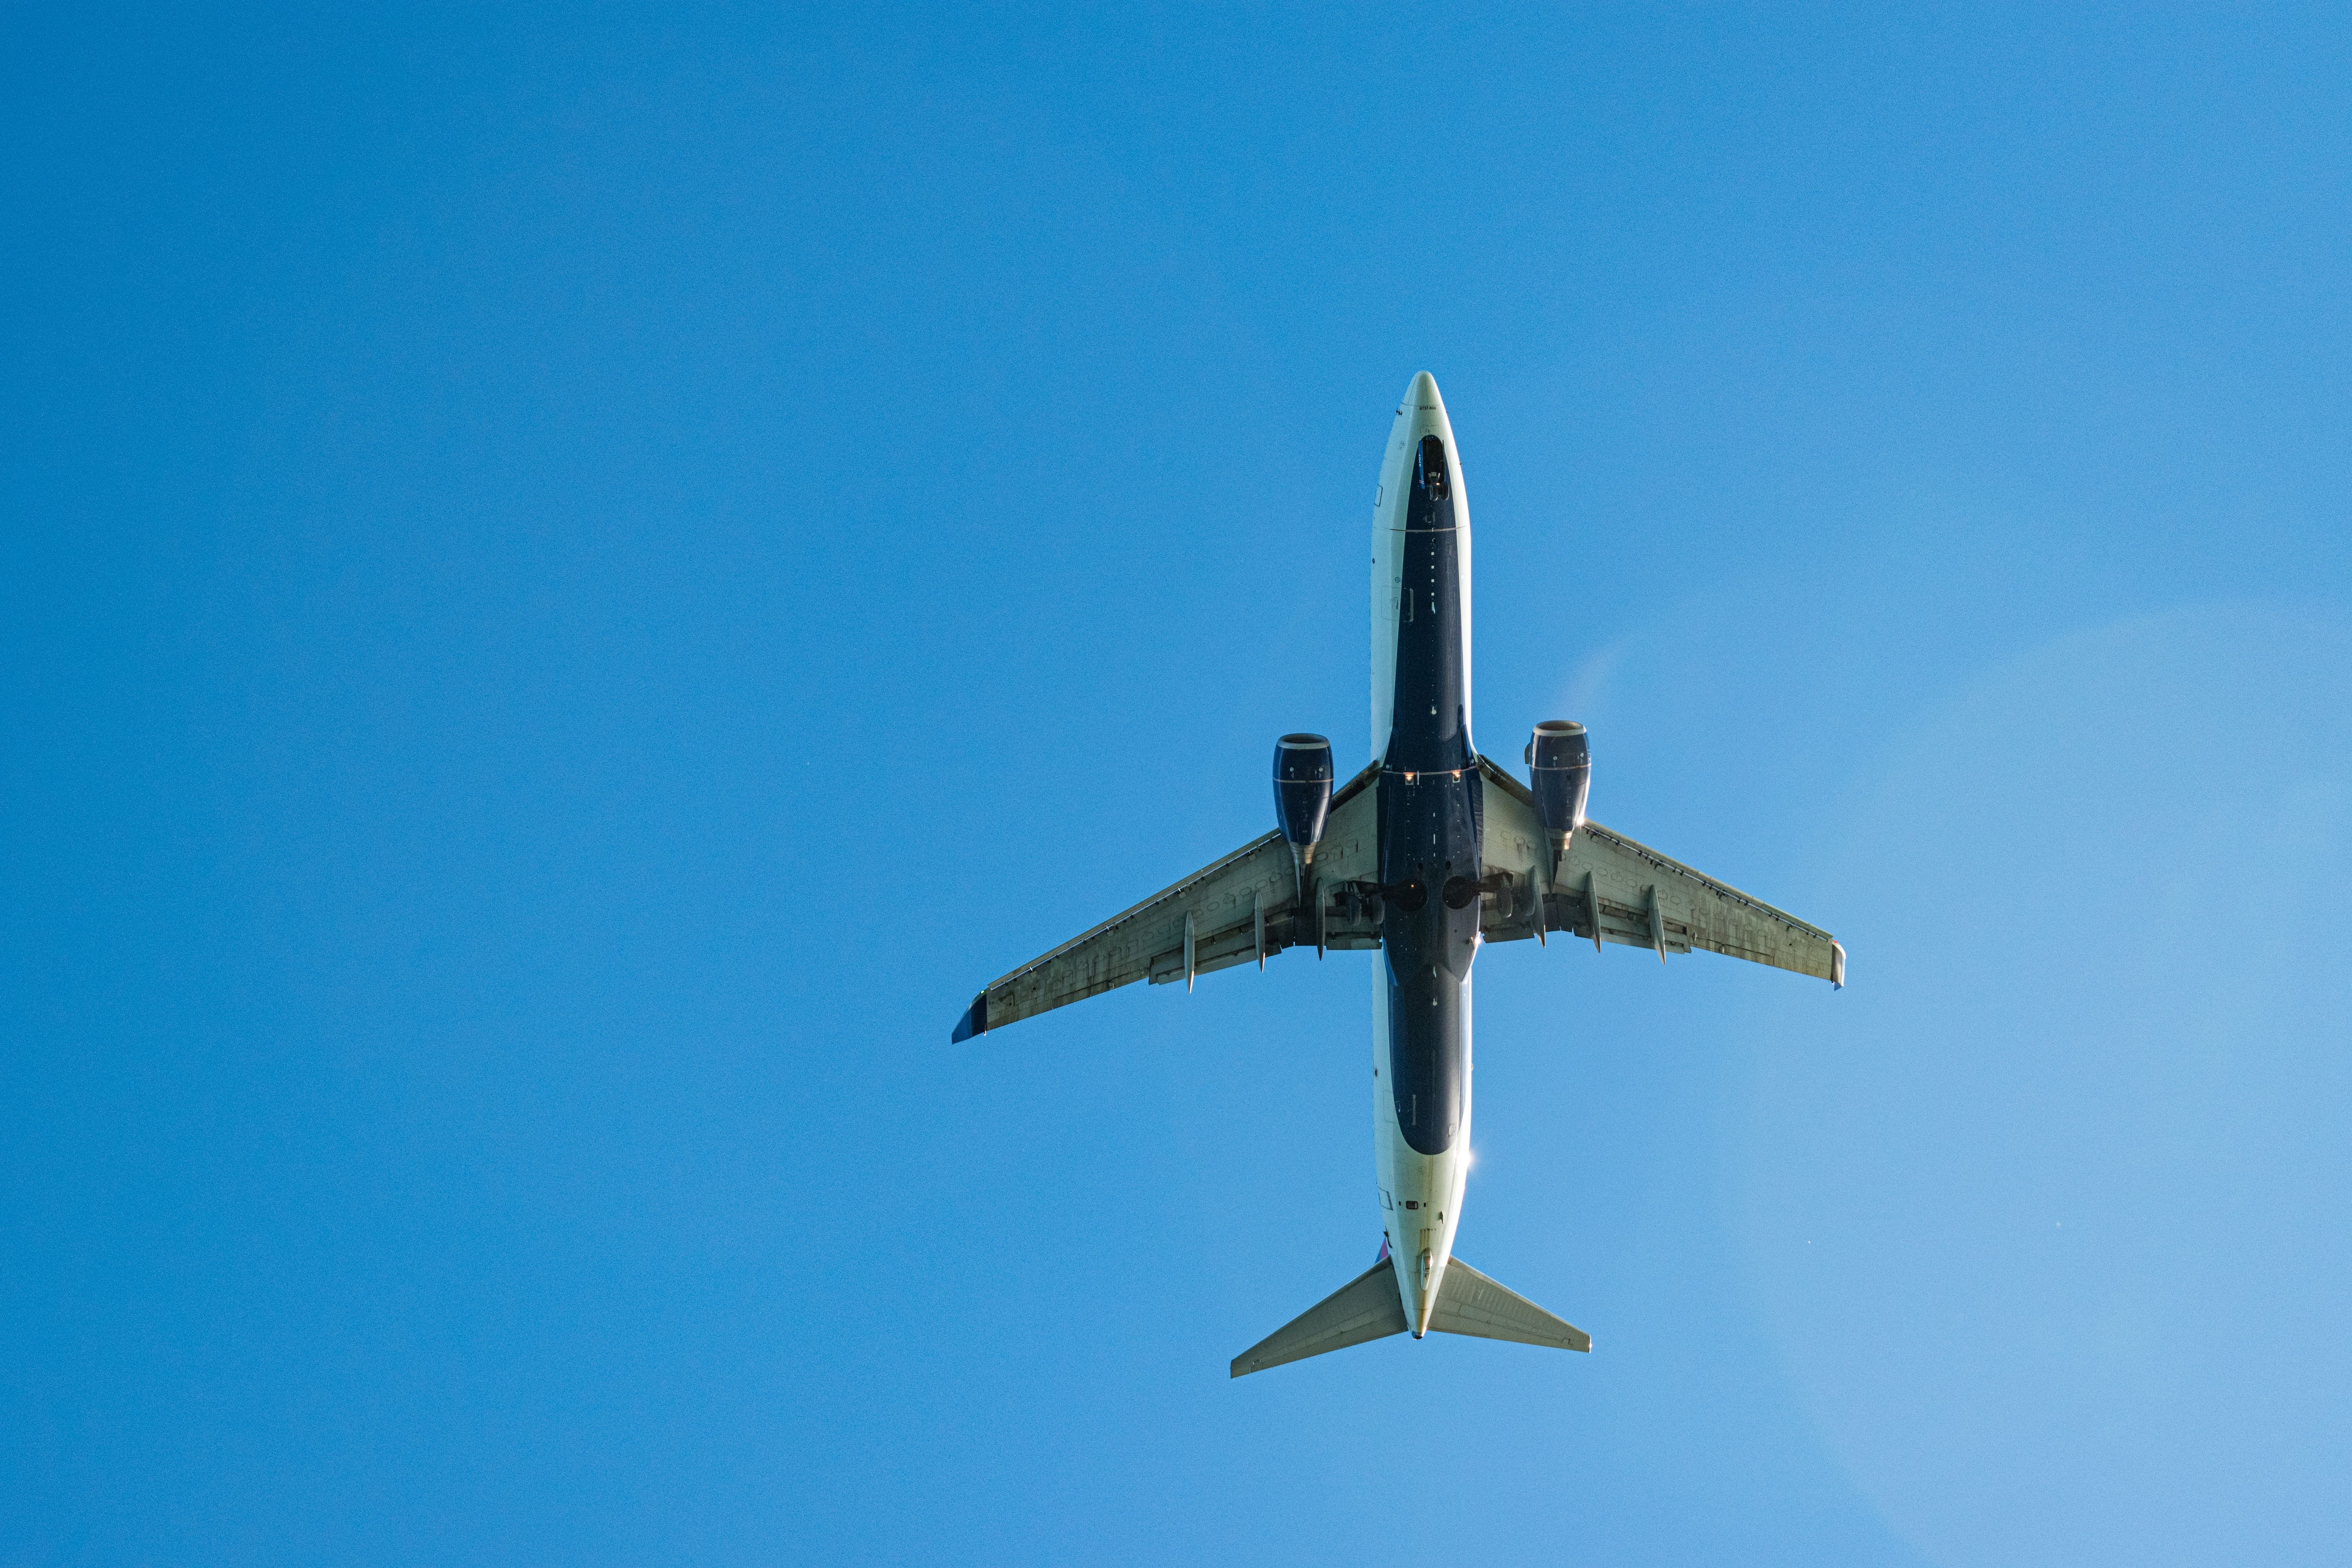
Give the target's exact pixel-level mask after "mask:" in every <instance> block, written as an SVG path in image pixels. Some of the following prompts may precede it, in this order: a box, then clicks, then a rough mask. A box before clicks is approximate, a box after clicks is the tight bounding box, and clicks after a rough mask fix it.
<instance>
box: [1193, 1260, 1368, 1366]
mask: <svg viewBox="0 0 2352 1568" xmlns="http://www.w3.org/2000/svg"><path fill="white" fill-rule="evenodd" d="M1404 1328H1405V1323H1404V1302H1403V1300H1402V1299H1401V1298H1400V1297H1399V1296H1398V1295H1397V1284H1396V1270H1395V1269H1394V1268H1392V1267H1391V1266H1390V1263H1389V1260H1388V1257H1387V1255H1386V1253H1385V1252H1383V1253H1382V1255H1381V1259H1380V1261H1379V1262H1377V1263H1375V1264H1373V1265H1372V1266H1371V1267H1370V1268H1367V1269H1365V1270H1364V1271H1363V1272H1362V1273H1361V1274H1359V1275H1357V1276H1356V1277H1355V1278H1354V1279H1350V1280H1349V1281H1348V1283H1346V1284H1345V1285H1342V1286H1340V1287H1339V1289H1337V1290H1334V1291H1333V1292H1331V1294H1329V1295H1328V1296H1326V1297H1324V1298H1323V1300H1320V1301H1318V1302H1316V1303H1315V1305H1313V1306H1311V1307H1309V1308H1307V1310H1305V1311H1303V1312H1301V1313H1299V1314H1298V1316H1297V1317H1295V1318H1293V1319H1291V1320H1290V1321H1288V1322H1286V1323H1285V1324H1283V1325H1282V1327H1280V1328H1278V1329H1276V1330H1275V1331H1274V1332H1272V1333H1270V1334H1268V1335H1266V1336H1265V1338H1264V1339H1262V1340H1260V1341H1258V1342H1257V1343H1255V1344H1254V1345H1252V1346H1250V1348H1249V1349H1247V1350H1245V1351H1244V1352H1242V1353H1241V1354H1239V1355H1237V1356H1235V1357H1234V1365H1233V1375H1234V1376H1235V1377H1241V1376H1244V1375H1245V1374H1247V1373H1253V1372H1264V1371H1265V1369H1266V1368H1267V1367H1270V1366H1280V1365H1281V1364H1282V1363H1285V1362H1286V1361H1304V1360H1306V1359H1307V1357H1308V1356H1311V1355H1321V1354H1322V1353H1323V1352H1326V1351H1341V1350H1346V1349H1347V1348H1348V1347H1349V1345H1360V1344H1362V1343H1363V1342H1365V1341H1367V1340H1379V1339H1386V1338H1387V1337H1388V1336H1389V1335H1391V1334H1401V1333H1402V1332H1404Z"/></svg>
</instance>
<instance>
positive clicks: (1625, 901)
mask: <svg viewBox="0 0 2352 1568" xmlns="http://www.w3.org/2000/svg"><path fill="white" fill-rule="evenodd" d="M1478 766H1479V771H1480V773H1482V774H1483V775H1484V777H1485V779H1486V824H1485V841H1484V843H1483V844H1482V845H1481V850H1482V852H1483V854H1484V856H1485V858H1486V868H1487V869H1488V870H1489V871H1493V870H1495V869H1496V868H1502V869H1504V870H1506V871H1508V872H1510V873H1512V882H1511V884H1510V887H1509V889H1508V890H1507V893H1506V894H1505V896H1503V897H1499V898H1491V899H1489V900H1487V903H1486V911H1485V913H1484V915H1483V916H1482V918H1481V921H1480V931H1481V933H1482V934H1483V935H1484V936H1485V937H1486V940H1487V941H1488V942H1511V941H1515V940H1517V939H1519V938H1523V937H1530V936H1535V935H1537V934H1538V930H1539V929H1540V931H1542V932H1545V933H1549V934H1550V935H1555V936H1557V935H1559V934H1562V933H1572V934H1574V935H1576V936H1580V937H1582V938H1584V939H1585V940H1587V941H1589V942H1591V943H1592V944H1593V945H1594V946H1596V947H1597V946H1599V945H1600V944H1601V942H1623V943H1625V944H1626V945H1628V946H1630V947H1646V948H1649V949H1652V950H1653V951H1654V952H1656V953H1657V955H1658V958H1659V961H1660V962H1661V963H1663V962H1664V960H1665V956H1666V954H1668V953H1670V952H1690V951H1691V950H1692V949H1693V948H1700V949H1704V950H1705V951H1706V952H1720V953H1723V954H1725V955H1726V956H1727V957H1730V958H1744V959H1747V960H1748V962H1750V963H1769V964H1770V965H1772V966H1773V967H1774V968H1776V969H1789V970H1794V971H1795V972H1796V973H1799V974H1810V975H1811V976H1813V977H1814V978H1815V979H1817V980H1826V981H1828V982H1830V983H1831V984H1833V985H1843V984H1845V948H1844V947H1843V945H1842V944H1841V943H1840V942H1838V940H1837V939H1836V938H1835V937H1833V936H1832V935H1831V934H1830V933H1829V932H1827V931H1823V930H1822V928H1821V927H1819V926H1817V925H1812V924H1810V923H1809V922H1807V921H1801V920H1799V919H1798V918H1797V917H1796V916H1794V915H1792V914H1790V913H1789V912H1788V911H1787V910H1776V909H1774V908H1773V907H1772V906H1771V905H1770V904H1768V903H1766V902H1765V901H1764V900H1761V899H1759V898H1756V897H1755V896H1753V895H1752V894H1748V893H1743V892H1741V891H1740V890H1739V889H1737V888H1735V887H1733V886H1731V885H1730V884H1729V883H1727V882H1718V881H1717V880H1716V879H1714V878H1712V877H1710V876H1707V875H1706V873H1704V872H1701V871H1695V870H1693V869H1692V868H1689V867H1688V866H1685V865H1684V864H1683V863H1682V862H1681V861H1679V860H1675V859H1673V858H1669V857H1667V856H1664V855H1661V854H1659V853H1658V852H1657V851H1656V850H1654V849H1653V848H1651V847H1649V846H1648V845H1646V844H1639V843H1636V842H1635V841H1633V839H1631V838H1628V837H1625V836H1624V835H1623V834H1622V833H1615V832H1612V831H1611V830H1610V829H1608V828H1606V827H1603V826H1601V825H1600V824H1599V823H1597V822H1587V823H1586V824H1585V825H1584V826H1582V827H1580V828H1579V829H1577V831H1576V835H1575V837H1572V838H1570V840H1569V848H1568V858H1567V863H1566V864H1565V865H1563V866H1561V867H1560V868H1559V874H1558V876H1557V877H1556V878H1555V879H1553V881H1552V883H1551V889H1550V893H1549V896H1548V897H1547V898H1546V899H1545V900H1544V901H1543V911H1544V919H1543V921H1542V923H1541V926H1540V928H1538V922H1537V919H1536V912H1537V906H1536V901H1535V900H1534V898H1533V897H1531V896H1530V895H1531V894H1532V893H1533V890H1534V889H1533V880H1534V879H1537V878H1538V877H1540V875H1541V868H1542V866H1543V864H1544V858H1545V850H1544V845H1545V837H1544V831H1543V827H1542V825H1541V824H1540V823H1539V822H1538V820H1537V818H1536V807H1535V799H1534V797H1533V796H1532V795H1529V794H1528V786H1527V785H1525V784H1521V783H1520V782H1519V781H1518V780H1517V779H1515V778H1513V777H1512V776H1511V775H1510V774H1509V773H1505V772H1504V771H1503V770H1502V769H1501V768H1499V767H1497V766H1496V764H1495V763H1494V762H1493V761H1492V760H1490V759H1488V758H1486V757H1481V758H1479V759H1478Z"/></svg>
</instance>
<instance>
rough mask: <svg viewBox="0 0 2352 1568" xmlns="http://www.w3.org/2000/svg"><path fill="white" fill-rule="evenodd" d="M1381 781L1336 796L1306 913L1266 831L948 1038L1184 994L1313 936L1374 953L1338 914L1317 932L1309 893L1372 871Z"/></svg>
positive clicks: (1107, 927) (985, 1002) (1071, 951)
mask: <svg viewBox="0 0 2352 1568" xmlns="http://www.w3.org/2000/svg"><path fill="white" fill-rule="evenodd" d="M1379 777H1380V766H1379V764H1378V763H1374V764H1373V765H1372V766H1370V767H1369V768H1366V769H1365V770H1364V771H1363V772H1362V773H1358V774H1357V775H1356V776H1355V777H1354V778H1352V779H1350V780H1349V781H1348V783H1347V784H1345V785H1344V786H1343V787H1342V788H1341V789H1340V790H1339V792H1338V793H1337V794H1336V795H1333V796H1332V797H1331V814H1330V816H1329V818H1328V820H1327V822H1326V824H1325V826H1324V829H1323V838H1322V841H1321V842H1320V843H1319V844H1318V845H1317V846H1316V850H1315V860H1314V863H1313V864H1312V865H1311V866H1310V867H1308V868H1307V879H1308V891H1309V894H1310V898H1309V900H1307V904H1306V906H1305V907H1304V908H1302V907H1301V904H1300V900H1299V897H1298V874H1297V868H1296V867H1295V866H1294V865H1293V864H1292V860H1291V854H1290V846H1289V845H1288V844H1287V843H1286V842H1284V840H1283V837H1282V835H1281V834H1279V833H1269V834H1267V835H1266V836H1265V837H1263V838H1256V839H1253V840H1251V841H1250V842H1249V843H1247V844H1244V845H1243V846H1242V847H1240V848H1239V849H1236V850H1234V852H1233V853H1232V854H1230V855H1228V856H1226V857H1225V858H1223V859H1221V860H1216V861H1213V862H1211V863H1210V864H1209V865H1207V866H1205V867H1202V868H1201V869H1200V870H1198V871H1195V872H1193V873H1192V875H1191V876H1189V877H1187V878H1185V879H1183V880H1182V881H1181V882H1178V883H1177V884H1176V885H1175V886H1174V887H1171V888H1167V889H1162V890H1160V892H1157V893H1154V894H1153V895H1152V896H1151V897H1150V898H1148V899H1146V900H1143V902H1141V903H1139V904H1138V905H1136V906H1135V907H1134V908H1133V909H1131V910H1128V911H1127V912H1126V913H1124V914H1118V915H1113V916H1112V917H1111V918H1110V919H1108V920H1107V921H1103V923H1102V924H1100V925H1098V926H1097V927H1095V928H1094V930H1092V931H1087V932H1085V933H1083V934H1081V935H1078V936H1075V937H1072V938H1071V939H1070V940H1069V941H1067V942H1064V943H1063V944H1062V945H1061V946H1059V947H1057V948H1055V949H1054V950H1053V951H1052V952H1048V953H1045V954H1044V955H1043V956H1041V957H1038V958H1034V959H1032V960H1031V961H1030V962H1028V963H1024V964H1023V965H1022V966H1021V967H1020V968H1018V969H1016V970H1014V971H1013V973H1010V974H1008V975H1006V976H1004V978H1003V979H1002V980H998V981H995V982H992V984H990V985H989V987H988V989H987V990H985V991H982V993H981V994H979V995H977V996H975V997H973V998H972V1001H971V1007H970V1008H968V1009H967V1010H966V1011H965V1013H964V1016H962V1018H961V1019H960V1020H958V1022H957V1024H956V1027H955V1037H956V1038H957V1039H958V1040H968V1039H970V1038H971V1037H972V1036H974V1035H978V1034H982V1033H984V1032H986V1031H987V1030H990V1029H1001V1028H1003V1026H1005V1025H1007V1024H1010V1023H1013V1021H1015V1020H1016V1019H1021V1018H1026V1017H1029V1016H1032V1015H1034V1014H1038V1013H1044V1012H1047V1011H1050V1010H1051V1009H1053V1008H1055V1007H1065V1006H1067V1005H1069V1004H1071V1003H1073V1002H1082V1001H1084V1000H1085V999H1086V998H1087V997H1089V996H1098V995H1100V994H1102V993H1104V992H1106V991H1111V990H1116V989H1117V988H1118V987H1119V986H1121V985H1125V984H1129V983H1131V982H1133V981H1137V980H1150V982H1152V983H1153V984H1166V983H1167V982H1169V981H1172V980H1181V981H1182V982H1184V984H1186V986H1188V987H1189V986H1190V985H1191V984H1192V980H1193V977H1194V976H1196V975H1201V974H1206V973H1210V972H1211V971H1213V970H1218V969H1224V968H1228V967H1230V966H1232V965H1234V964H1236V963H1249V962H1250V961H1251V960H1253V959H1255V960H1257V961H1259V962H1260V963H1263V962H1264V961H1265V959H1267V958H1271V957H1272V956H1274V955H1275V954H1276V953H1277V952H1281V951H1282V950H1283V949H1284V948H1286V947H1292V946H1298V945H1312V944H1314V943H1316V942H1318V937H1319V939H1320V941H1321V942H1322V944H1323V945H1326V946H1330V947H1378V946H1379V945H1380V936H1379V933H1378V931H1377V928H1373V927H1371V926H1370V925H1368V924H1366V923H1365V922H1364V921H1361V920H1360V919H1356V918H1352V917H1350V916H1348V915H1345V914H1336V913H1329V912H1327V913H1326V914H1325V916H1324V918H1323V920H1322V921H1321V929H1320V931H1318V929H1317V922H1316V921H1315V917H1314V912H1313V911H1314V906H1315V905H1316V904H1317V903H1326V904H1328V900H1320V899H1316V898H1314V897H1312V896H1311V895H1312V893H1313V890H1314V888H1315V887H1316V886H1317V885H1318V884H1319V885H1321V886H1323V887H1326V888H1328V887H1333V886H1336V885H1337V884H1339V883H1340V882H1345V881H1353V880H1357V879H1369V878H1371V877H1372V876H1373V875H1374V874H1375V872H1376V870H1377V868H1378V863H1379V857H1378V851H1377V847H1376V844H1375V839H1376V837H1377V834H1378V829H1379V803H1378V792H1377V791H1375V790H1374V789H1372V788H1371V787H1370V786H1371V785H1372V784H1373V783H1374V782H1375V781H1376V780H1377V779H1378V778H1379Z"/></svg>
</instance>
